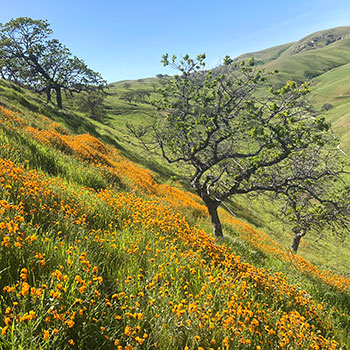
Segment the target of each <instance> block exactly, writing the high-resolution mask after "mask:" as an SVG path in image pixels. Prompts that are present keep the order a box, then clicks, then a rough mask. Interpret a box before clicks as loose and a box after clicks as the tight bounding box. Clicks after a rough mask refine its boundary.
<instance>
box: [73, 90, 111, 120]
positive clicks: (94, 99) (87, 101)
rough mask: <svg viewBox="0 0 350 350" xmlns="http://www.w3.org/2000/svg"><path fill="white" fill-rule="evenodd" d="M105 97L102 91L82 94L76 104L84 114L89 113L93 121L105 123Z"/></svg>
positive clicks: (77, 98)
mask: <svg viewBox="0 0 350 350" xmlns="http://www.w3.org/2000/svg"><path fill="white" fill-rule="evenodd" d="M104 100H105V95H104V93H103V92H101V91H91V92H86V93H80V94H79V95H78V96H77V97H76V99H75V103H76V106H77V107H78V109H79V110H80V111H82V112H87V113H88V116H89V117H90V118H92V119H95V120H99V121H103V119H104V105H103V102H104Z"/></svg>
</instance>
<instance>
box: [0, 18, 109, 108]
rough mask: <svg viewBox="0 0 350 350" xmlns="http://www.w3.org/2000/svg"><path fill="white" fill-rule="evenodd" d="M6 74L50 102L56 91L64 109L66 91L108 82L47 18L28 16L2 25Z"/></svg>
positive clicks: (0, 41)
mask: <svg viewBox="0 0 350 350" xmlns="http://www.w3.org/2000/svg"><path fill="white" fill-rule="evenodd" d="M0 29H1V30H0V51H1V54H2V60H1V73H2V77H3V78H6V79H9V80H13V81H14V82H16V83H19V84H22V85H25V86H28V87H30V88H32V89H34V90H35V91H37V92H45V93H46V96H47V102H50V101H51V93H52V91H54V92H55V95H56V102H57V106H58V108H62V90H65V91H67V92H70V93H73V92H81V91H88V90H96V89H101V88H103V87H104V86H105V84H106V82H105V81H104V80H103V79H102V77H101V75H100V74H99V73H96V72H94V71H93V70H91V69H90V68H88V67H87V65H86V64H85V63H84V61H82V60H81V59H79V58H77V57H75V56H72V54H71V52H70V50H69V49H68V48H67V47H65V46H64V45H63V44H62V43H60V42H59V41H58V40H56V39H51V38H50V35H51V34H52V30H51V29H50V25H49V23H48V22H47V21H46V20H33V19H31V18H27V17H19V18H16V19H12V20H11V21H9V22H8V23H6V24H4V25H1V26H0Z"/></svg>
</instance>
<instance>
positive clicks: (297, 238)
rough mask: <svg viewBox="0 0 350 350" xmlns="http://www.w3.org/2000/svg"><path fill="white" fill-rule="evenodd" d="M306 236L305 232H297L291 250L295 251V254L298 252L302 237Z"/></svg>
mask: <svg viewBox="0 0 350 350" xmlns="http://www.w3.org/2000/svg"><path fill="white" fill-rule="evenodd" d="M304 236H305V232H295V233H294V236H293V242H292V245H291V249H292V250H293V252H294V253H296V252H297V251H298V248H299V244H300V240H301V238H302V237H304Z"/></svg>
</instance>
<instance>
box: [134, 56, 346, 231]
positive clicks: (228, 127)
mask: <svg viewBox="0 0 350 350" xmlns="http://www.w3.org/2000/svg"><path fill="white" fill-rule="evenodd" d="M162 61H163V64H164V65H165V66H166V65H170V66H172V67H173V68H175V69H177V70H178V71H179V72H180V74H179V75H175V76H174V77H173V79H172V80H171V82H170V83H169V84H168V85H167V86H166V87H165V88H164V89H163V90H162V98H161V99H160V100H159V101H158V102H157V103H156V106H157V109H158V112H157V113H156V114H155V115H154V118H153V119H152V121H151V123H150V124H149V125H147V126H145V127H143V128H139V129H136V128H131V129H132V131H133V132H134V133H135V134H136V135H137V136H138V137H140V139H141V140H142V142H143V144H144V146H145V147H146V148H148V149H151V148H152V147H156V148H157V149H160V152H161V154H162V155H163V157H164V158H165V159H166V160H167V161H168V162H169V163H181V164H182V169H186V172H187V173H186V174H187V177H188V180H189V182H190V184H191V186H192V187H193V188H194V189H195V191H196V192H197V193H198V195H199V196H200V197H201V198H202V200H203V201H204V203H205V205H206V206H207V208H208V212H209V215H210V217H211V220H212V224H213V230H214V234H215V235H216V236H217V237H222V235H223V234H222V227H221V223H220V220H219V217H218V213H217V208H218V207H219V206H220V204H221V203H223V202H224V201H225V200H226V199H227V198H229V197H231V196H236V195H242V194H248V195H249V194H257V195H259V194H262V193H277V194H280V196H283V195H286V194H287V193H289V191H291V190H292V189H293V188H294V189H298V191H299V192H300V193H303V194H306V193H309V194H310V195H311V196H313V195H315V196H316V193H313V191H314V189H315V188H316V187H315V186H314V184H315V183H317V182H318V181H320V179H322V180H323V181H327V180H330V179H332V180H334V179H337V178H338V177H339V176H340V174H341V173H342V172H344V166H343V165H342V163H341V160H340V157H341V154H340V152H333V153H334V157H333V158H332V159H330V160H329V161H328V162H327V166H321V165H320V164H325V163H323V161H325V159H326V158H327V154H328V153H329V151H327V150H333V149H336V147H335V138H334V137H333V136H332V135H331V134H330V132H329V124H328V123H327V122H326V121H325V118H324V117H322V116H319V115H318V114H317V112H315V111H314V109H313V108H312V106H311V105H310V104H309V103H308V102H307V100H306V95H307V94H308V93H309V92H310V86H309V84H308V83H305V84H302V85H300V86H298V85H297V83H295V82H294V81H289V82H287V83H286V85H285V86H283V87H281V88H280V89H273V88H272V87H271V86H269V84H268V77H269V76H270V75H271V74H272V73H271V72H268V73H266V72H264V71H263V70H262V69H257V68H255V66H254V59H250V60H249V61H248V62H247V63H245V62H241V63H240V64H237V63H234V62H233V60H232V59H231V58H230V57H228V56H227V57H226V58H225V60H224V65H223V66H221V67H218V68H217V69H215V70H211V71H205V70H204V68H205V55H204V54H202V55H198V56H197V58H195V59H193V58H190V57H189V56H188V55H185V56H184V57H183V58H182V59H180V60H178V59H177V57H176V56H173V57H172V58H169V56H168V55H167V54H166V55H164V56H163V60H162ZM314 154H317V157H318V162H317V164H318V165H317V166H315V167H314V168H309V170H310V171H302V172H301V171H294V170H295V166H296V164H298V167H300V168H301V169H307V164H308V163H309V161H310V157H311V155H314Z"/></svg>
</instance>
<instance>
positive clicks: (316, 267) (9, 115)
mask: <svg viewBox="0 0 350 350" xmlns="http://www.w3.org/2000/svg"><path fill="white" fill-rule="evenodd" d="M347 31H349V28H348V27H343V28H336V29H334V30H330V31H323V32H319V33H315V34H313V35H311V36H308V37H306V38H304V39H302V40H301V41H299V42H298V43H290V44H286V45H282V46H279V47H275V48H272V49H267V50H264V51H262V52H260V53H256V57H258V59H259V61H260V64H261V65H264V66H265V67H266V69H272V68H275V67H279V69H280V72H281V73H280V74H279V75H277V76H276V77H275V80H274V83H275V84H279V83H280V82H281V81H283V80H284V79H285V78H288V79H297V80H299V79H300V81H302V80H305V79H306V78H307V77H310V76H312V85H313V92H312V96H311V98H312V100H313V101H314V103H315V104H316V106H317V107H318V108H319V109H322V107H323V106H324V105H325V104H328V105H330V106H328V107H327V109H328V111H327V114H326V115H327V118H329V120H330V121H331V122H332V125H333V128H334V131H335V132H336V133H337V134H338V135H339V136H340V138H341V145H342V148H343V149H344V150H346V151H349V150H350V141H349V140H350V135H349V131H348V129H347V128H346V126H347V125H349V114H348V109H347V107H348V103H349V102H350V101H349V99H348V98H349V97H350V95H349V94H350V92H349V91H350V87H349V86H348V82H349V79H348V78H349V74H350V66H349V64H348V63H347V60H348V58H349V59H350V55H349V52H350V50H349V49H350V48H349V40H350V39H349V38H348V37H347V35H348V32H347ZM316 39H317V40H316ZM249 55H250V54H249ZM247 56H248V54H247ZM242 57H243V58H244V57H245V56H242ZM313 61H314V62H313ZM312 62H313V64H312ZM167 79H168V77H159V78H150V79H144V80H138V81H123V82H117V83H114V84H111V85H110V88H109V90H108V96H107V99H106V102H105V109H106V116H105V119H104V121H103V122H99V121H96V120H93V119H91V118H89V117H88V116H86V115H84V114H83V113H80V112H79V111H78V110H77V109H76V108H75V105H74V100H72V99H67V100H66V101H65V103H66V105H67V106H68V107H67V108H66V109H65V110H57V109H56V108H54V107H53V106H52V105H46V104H45V103H44V102H43V99H42V97H41V96H40V95H36V94H34V93H32V92H30V91H28V90H26V89H25V88H22V87H19V86H16V85H14V84H11V83H9V82H6V81H3V80H0V105H1V106H0V195H1V196H0V242H1V245H0V314H1V319H0V322H1V323H0V327H1V335H0V348H1V349H5V350H7V349H20V348H22V349H29V350H30V349H38V348H42V349H118V350H131V349H175V350H176V349H188V350H189V349H191V350H194V349H196V350H199V349H217V350H218V349H289V348H295V349H341V348H346V347H347V345H346V344H349V341H350V316H349V313H348V310H349V308H350V279H349V276H348V275H347V274H346V272H347V271H348V270H349V268H350V266H349V264H350V263H349V259H348V258H349V251H350V243H349V240H346V241H345V242H341V243H340V242H339V240H337V239H336V238H329V239H327V240H320V241H317V242H316V241H315V240H316V239H317V238H318V237H317V236H310V237H309V238H308V239H307V240H305V241H304V242H303V243H302V247H301V251H300V255H296V254H291V253H290V251H289V250H288V249H287V248H286V246H287V245H288V244H289V240H290V234H289V232H288V227H285V226H284V225H283V223H282V222H281V221H279V220H278V219H277V218H276V217H273V215H272V214H271V213H270V212H269V211H270V210H269V204H268V203H258V202H254V201H251V200H250V199H246V200H242V201H241V202H234V203H231V208H233V210H234V211H235V213H236V214H238V217H237V216H232V215H231V214H230V213H229V212H228V211H225V210H222V211H221V213H220V215H221V216H222V218H223V225H224V231H225V234H226V238H225V239H224V241H222V242H215V240H214V239H213V238H212V237H211V234H210V233H211V228H210V227H209V222H208V218H207V213H206V210H205V207H204V206H203V205H202V203H201V201H200V199H199V198H198V197H197V196H196V195H194V194H193V193H191V192H190V191H188V188H186V187H184V186H183V185H182V177H181V173H179V172H178V170H177V169H176V168H175V167H171V166H169V165H167V164H165V163H164V162H163V161H162V158H161V157H160V156H152V157H149V156H146V154H145V153H144V152H143V151H142V148H141V147H140V145H139V144H138V142H137V140H135V139H134V138H133V137H132V136H131V135H130V134H128V132H127V126H126V122H133V123H135V124H139V125H141V124H142V123H143V122H144V121H145V120H147V119H148V118H150V116H151V115H152V106H151V104H150V100H151V99H152V98H156V97H157V88H159V87H161V86H162V85H163V84H164V83H165V82H166V81H167ZM140 92H141V94H140ZM125 94H131V95H132V99H131V100H129V101H128V100H127V99H125Z"/></svg>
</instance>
